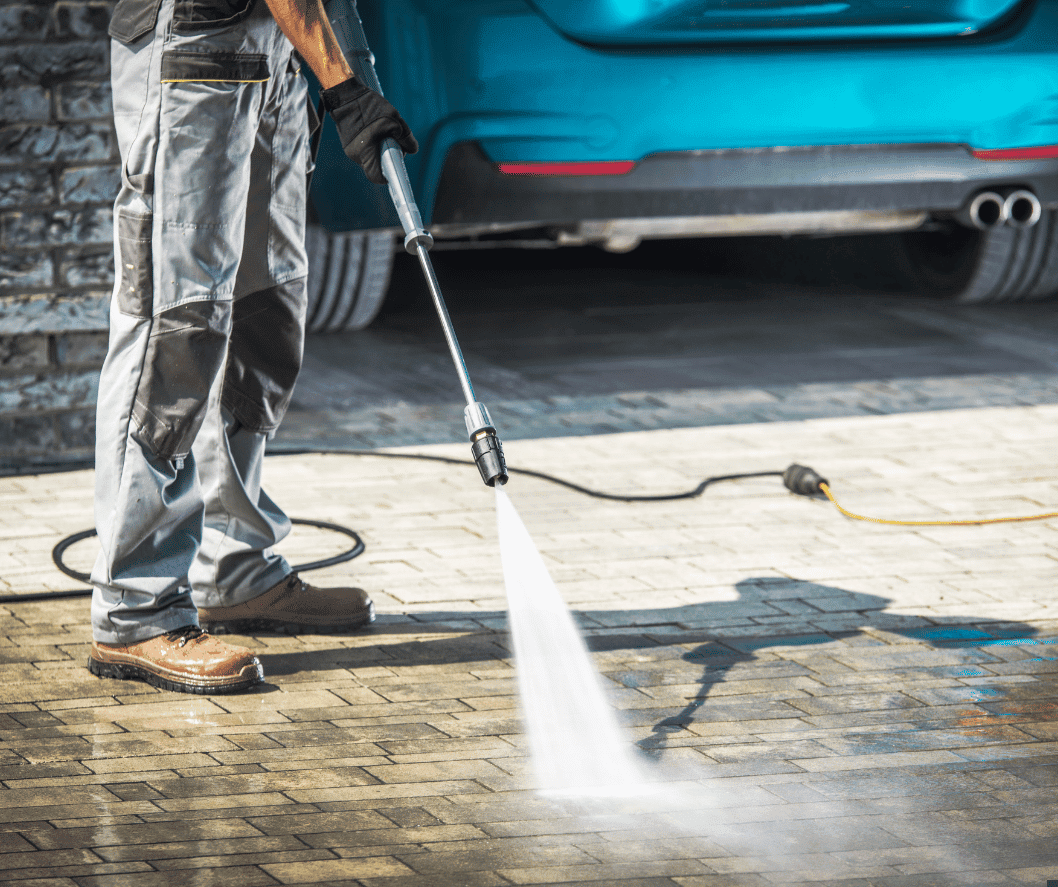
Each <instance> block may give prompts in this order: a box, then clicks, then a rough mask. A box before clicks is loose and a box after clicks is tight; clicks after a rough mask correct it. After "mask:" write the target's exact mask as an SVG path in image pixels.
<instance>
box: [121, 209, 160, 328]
mask: <svg viewBox="0 0 1058 887" xmlns="http://www.w3.org/2000/svg"><path fill="white" fill-rule="evenodd" d="M153 227H154V217H153V216H149V215H148V216H140V215H134V214H132V213H126V212H122V211H121V210H118V257H119V261H120V263H121V268H119V269H118V271H119V273H120V276H121V283H120V285H119V286H118V291H117V308H118V311H120V312H121V313H122V314H128V315H129V316H130V317H150V316H151V313H152V311H153V310H154V260H153V253H152V250H151V232H152V229H153Z"/></svg>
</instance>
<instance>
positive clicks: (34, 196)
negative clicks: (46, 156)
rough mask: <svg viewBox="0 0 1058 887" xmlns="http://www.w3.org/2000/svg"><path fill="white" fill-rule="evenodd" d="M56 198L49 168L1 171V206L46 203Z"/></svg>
mask: <svg viewBox="0 0 1058 887" xmlns="http://www.w3.org/2000/svg"><path fill="white" fill-rule="evenodd" d="M54 199H55V189H54V188H53V187H52V181H51V174H50V173H49V172H48V170H47V169H45V168H43V167H38V168H35V169H8V170H4V171H2V172H0V208H3V207H12V206H20V207H25V206H33V205H44V204H47V203H50V202H51V201H52V200H54Z"/></svg>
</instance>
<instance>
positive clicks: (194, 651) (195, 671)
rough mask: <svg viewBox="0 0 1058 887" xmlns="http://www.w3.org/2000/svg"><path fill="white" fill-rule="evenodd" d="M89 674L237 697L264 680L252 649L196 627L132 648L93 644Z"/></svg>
mask: <svg viewBox="0 0 1058 887" xmlns="http://www.w3.org/2000/svg"><path fill="white" fill-rule="evenodd" d="M88 670H89V671H91V672H92V674H94V675H99V677H101V678H138V679H139V680H141V681H146V682H147V683H148V684H151V685H153V686H155V687H162V688H163V689H165V690H177V691H179V692H181V693H236V692H238V691H239V690H245V689H247V688H249V687H253V686H254V685H256V684H259V683H261V681H263V680H264V669H263V668H262V667H261V663H260V661H259V660H258V658H257V657H256V656H255V655H254V654H253V651H251V650H247V649H246V648H245V647H236V646H234V645H233V644H228V643H225V642H224V641H222V640H221V639H220V638H215V637H210V635H208V634H207V633H206V632H205V631H203V630H202V629H201V628H199V627H198V626H197V625H185V626H184V627H183V628H178V629H177V630H176V631H170V632H169V633H168V634H162V635H158V636H157V637H153V638H149V639H148V640H146V641H137V642H136V643H134V644H101V643H100V642H99V641H94V642H93V643H92V653H91V655H90V656H89V658H88Z"/></svg>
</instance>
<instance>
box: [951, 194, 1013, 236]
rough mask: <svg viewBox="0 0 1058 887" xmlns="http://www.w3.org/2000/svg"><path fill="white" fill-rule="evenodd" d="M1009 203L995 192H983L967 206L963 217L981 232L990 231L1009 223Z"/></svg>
mask: <svg viewBox="0 0 1058 887" xmlns="http://www.w3.org/2000/svg"><path fill="white" fill-rule="evenodd" d="M1007 212H1008V210H1007V202H1006V201H1005V200H1004V199H1003V197H1002V195H1000V194H996V192H995V191H982V192H981V193H980V194H978V195H977V196H976V197H974V199H973V200H971V201H970V202H969V204H967V206H966V209H965V210H963V213H962V214H961V215H963V216H964V218H965V220H966V221H968V222H969V223H970V225H972V226H973V227H974V228H977V229H978V230H979V231H990V230H991V229H992V228H998V227H999V226H1000V225H1002V224H1004V223H1005V222H1006V221H1007V218H1008V216H1007Z"/></svg>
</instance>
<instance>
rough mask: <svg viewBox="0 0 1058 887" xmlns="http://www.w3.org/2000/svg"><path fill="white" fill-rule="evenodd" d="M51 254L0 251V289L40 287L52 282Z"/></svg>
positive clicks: (44, 252)
mask: <svg viewBox="0 0 1058 887" xmlns="http://www.w3.org/2000/svg"><path fill="white" fill-rule="evenodd" d="M54 277H55V275H54V269H53V267H52V258H51V254H50V253H48V252H46V251H38V252H32V253H20V252H12V251H9V250H0V287H41V286H48V285H49V284H51V283H53V282H54Z"/></svg>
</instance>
